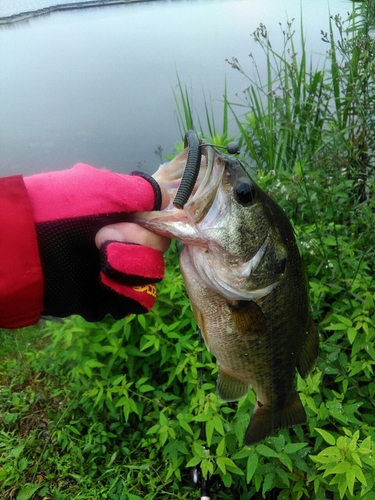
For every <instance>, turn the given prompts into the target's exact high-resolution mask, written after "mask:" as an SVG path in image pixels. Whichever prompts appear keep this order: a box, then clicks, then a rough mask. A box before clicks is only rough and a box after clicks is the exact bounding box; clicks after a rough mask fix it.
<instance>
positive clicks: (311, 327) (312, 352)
mask: <svg viewBox="0 0 375 500" xmlns="http://www.w3.org/2000/svg"><path fill="white" fill-rule="evenodd" d="M318 354H319V334H318V330H317V329H316V326H315V323H314V322H313V320H312V318H311V315H310V318H309V323H308V327H307V330H306V335H305V339H304V342H303V345H302V348H301V352H300V355H299V358H298V360H297V370H298V373H299V374H300V375H301V377H302V378H306V377H307V375H308V374H309V373H310V372H311V370H312V369H313V368H314V366H315V363H316V360H317V358H318Z"/></svg>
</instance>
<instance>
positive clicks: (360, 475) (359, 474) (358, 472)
mask: <svg viewBox="0 0 375 500" xmlns="http://www.w3.org/2000/svg"><path fill="white" fill-rule="evenodd" d="M352 470H353V473H354V474H355V477H356V478H357V479H358V480H359V481H360V482H361V483H362V484H363V485H365V486H367V481H366V478H365V476H364V475H363V472H362V469H361V468H360V467H358V465H356V464H354V465H352Z"/></svg>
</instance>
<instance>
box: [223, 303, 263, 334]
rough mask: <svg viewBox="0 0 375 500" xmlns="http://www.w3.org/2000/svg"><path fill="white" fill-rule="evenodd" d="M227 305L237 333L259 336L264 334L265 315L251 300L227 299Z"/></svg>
mask: <svg viewBox="0 0 375 500" xmlns="http://www.w3.org/2000/svg"><path fill="white" fill-rule="evenodd" d="M227 305H228V308H229V310H230V313H231V316H232V320H233V323H234V325H235V327H236V331H237V333H239V334H240V335H246V334H251V335H259V336H263V335H265V334H266V332H267V323H266V317H265V316H264V314H263V311H262V309H261V308H260V307H259V306H258V305H257V304H256V303H255V302H254V301H253V300H228V301H227Z"/></svg>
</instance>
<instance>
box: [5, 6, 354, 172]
mask: <svg viewBox="0 0 375 500" xmlns="http://www.w3.org/2000/svg"><path fill="white" fill-rule="evenodd" d="M302 4H303V12H304V14H303V15H304V19H305V20H308V22H306V23H305V24H306V25H308V35H309V36H308V44H307V46H308V47H310V48H311V51H312V52H314V53H317V54H318V53H324V52H325V50H326V49H327V47H326V45H325V44H323V42H321V41H320V36H319V33H320V30H321V29H324V30H325V31H326V30H327V28H328V8H330V10H331V12H334V13H336V12H341V13H343V14H345V13H346V11H347V10H348V7H350V2H349V1H348V0H334V1H331V2H330V7H328V2H327V0H315V2H307V1H306V2H302ZM286 12H287V14H286ZM299 12H300V0H293V1H292V0H288V1H287V0H284V1H281V0H267V1H263V2H259V0H231V2H228V1H226V0H184V1H178V2H176V1H175V2H172V1H157V2H150V3H139V4H133V5H131V4H130V5H129V4H128V5H119V6H111V7H105V8H95V9H85V10H82V11H73V12H62V13H54V14H51V15H48V16H43V17H38V18H35V19H33V20H31V21H29V22H27V23H22V24H20V25H14V27H13V28H12V29H4V28H3V29H1V30H0V65H1V68H2V70H1V73H0V99H1V101H0V106H1V121H0V165H1V175H6V174H11V173H18V172H21V173H31V172H38V171H43V170H49V169H56V168H66V167H69V166H71V165H73V164H74V163H75V162H77V161H83V162H87V163H91V164H93V165H95V166H99V167H109V168H111V169H115V170H118V171H130V170H133V169H137V168H141V169H143V170H146V171H149V172H153V171H154V170H155V169H156V168H157V165H158V164H159V158H158V157H157V155H156V154H155V152H154V151H155V150H156V149H157V148H158V146H161V148H162V149H163V153H164V154H170V153H172V151H173V146H174V144H175V142H176V141H178V140H179V139H180V135H179V131H178V126H177V121H176V117H175V104H174V101H173V93H172V87H173V86H174V85H175V84H176V81H177V79H176V71H178V74H179V76H180V79H181V81H182V82H184V83H186V85H187V87H188V89H189V91H191V94H192V96H193V107H194V109H196V110H198V112H199V114H200V116H202V117H203V115H204V112H203V109H204V108H203V95H202V94H203V90H204V91H205V92H206V95H210V96H211V98H212V99H213V102H214V108H215V115H216V117H217V119H219V117H220V113H221V103H220V101H221V99H222V94H223V89H224V81H225V79H226V80H227V87H228V94H229V97H230V98H231V99H235V94H236V92H239V93H241V90H242V89H243V88H245V87H246V84H247V82H246V80H245V79H244V78H243V77H242V76H241V75H240V74H239V73H238V72H236V71H235V70H233V69H231V68H230V67H229V65H228V64H227V63H226V62H225V59H226V58H228V59H230V58H231V57H232V56H236V57H238V58H239V59H240V60H241V61H242V62H244V63H245V64H247V65H248V69H249V71H251V66H250V64H251V63H250V60H249V58H248V57H247V56H248V53H249V52H250V51H251V52H253V53H254V54H256V50H257V46H256V45H255V43H254V42H253V41H252V39H251V37H250V33H251V32H252V31H254V30H255V28H256V27H257V26H258V25H259V23H260V22H263V23H264V24H266V25H267V27H268V30H269V32H270V33H271V37H272V40H275V43H277V40H279V41H280V40H281V39H282V36H281V32H280V27H279V24H278V23H279V21H282V22H285V20H286V19H287V16H288V17H289V18H292V17H297V19H299V16H300V14H299ZM257 57H258V59H257V60H258V61H259V66H260V68H261V69H262V58H261V55H260V54H259V56H257ZM233 129H234V124H233Z"/></svg>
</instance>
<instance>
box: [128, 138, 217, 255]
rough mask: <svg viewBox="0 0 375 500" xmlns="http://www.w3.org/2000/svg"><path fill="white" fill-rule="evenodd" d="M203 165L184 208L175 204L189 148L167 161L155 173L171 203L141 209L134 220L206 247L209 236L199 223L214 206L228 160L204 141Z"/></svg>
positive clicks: (202, 150) (165, 233) (166, 234)
mask: <svg viewBox="0 0 375 500" xmlns="http://www.w3.org/2000/svg"><path fill="white" fill-rule="evenodd" d="M199 149H200V153H201V156H200V169H199V174H198V178H197V181H196V183H195V185H194V188H193V190H192V193H191V196H190V198H189V199H188V201H187V202H186V203H185V204H184V207H183V209H182V210H181V209H179V208H176V207H175V205H174V201H175V197H176V193H177V191H178V189H179V186H180V184H181V179H182V177H183V173H184V170H185V166H186V161H187V154H188V150H187V149H185V150H184V151H183V152H182V153H180V154H179V155H178V156H176V157H175V158H174V159H173V160H172V161H170V162H167V163H164V164H163V165H161V166H160V167H159V169H158V170H157V171H156V172H155V174H154V175H153V177H154V179H155V180H156V181H157V183H158V184H159V185H160V186H161V187H162V188H163V190H164V196H165V194H166V196H167V199H168V204H167V206H166V207H165V208H164V209H163V210H161V211H152V212H138V213H135V214H133V215H132V220H134V222H137V223H139V224H140V225H142V226H143V227H145V228H147V229H150V230H151V231H154V232H156V233H158V234H161V235H164V236H168V237H172V238H176V239H177V240H179V241H181V242H182V243H184V244H194V245H199V246H204V247H206V246H207V245H208V241H207V239H206V238H205V237H204V235H203V234H201V233H198V232H197V224H199V223H200V222H201V221H202V220H203V219H204V218H205V216H206V214H207V212H208V211H209V209H210V208H211V206H212V204H213V202H214V200H215V197H216V193H217V190H218V188H219V186H220V184H221V180H222V177H223V173H224V169H225V161H224V159H223V158H222V157H221V155H220V153H218V152H217V151H216V150H215V149H214V148H213V147H212V146H210V145H208V144H205V143H203V142H202V143H201V146H200V148H199Z"/></svg>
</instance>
